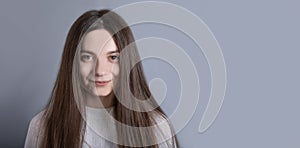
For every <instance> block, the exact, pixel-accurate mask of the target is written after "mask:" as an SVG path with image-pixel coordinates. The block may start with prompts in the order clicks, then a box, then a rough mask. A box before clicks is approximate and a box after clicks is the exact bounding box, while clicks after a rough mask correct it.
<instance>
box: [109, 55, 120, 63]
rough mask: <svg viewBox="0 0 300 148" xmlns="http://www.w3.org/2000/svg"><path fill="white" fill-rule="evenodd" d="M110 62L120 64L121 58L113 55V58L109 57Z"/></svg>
mask: <svg viewBox="0 0 300 148" xmlns="http://www.w3.org/2000/svg"><path fill="white" fill-rule="evenodd" d="M109 58H110V60H111V61H113V62H118V61H119V56H117V55H112V56H109Z"/></svg>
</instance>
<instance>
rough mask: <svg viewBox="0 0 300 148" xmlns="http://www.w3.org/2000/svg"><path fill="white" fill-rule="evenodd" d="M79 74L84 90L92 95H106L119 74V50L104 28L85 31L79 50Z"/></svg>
mask: <svg viewBox="0 0 300 148" xmlns="http://www.w3.org/2000/svg"><path fill="white" fill-rule="evenodd" d="M80 74H81V76H82V79H83V83H84V85H83V86H84V88H85V90H86V91H87V92H88V93H89V94H91V95H93V96H108V95H109V94H111V93H112V91H113V84H114V83H115V81H116V80H117V76H118V74H119V52H118V50H117V46H116V44H115V42H114V40H113V38H112V36H111V35H110V33H109V32H108V31H106V30H104V29H98V30H94V31H91V32H89V33H87V35H86V36H85V38H84V39H83V43H82V49H81V52H80Z"/></svg>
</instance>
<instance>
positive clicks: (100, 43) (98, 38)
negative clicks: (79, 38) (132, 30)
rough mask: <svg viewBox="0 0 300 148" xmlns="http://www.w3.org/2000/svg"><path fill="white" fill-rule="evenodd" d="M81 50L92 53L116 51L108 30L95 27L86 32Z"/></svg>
mask: <svg viewBox="0 0 300 148" xmlns="http://www.w3.org/2000/svg"><path fill="white" fill-rule="evenodd" d="M82 50H84V51H90V52H93V53H99V52H101V51H102V52H109V51H116V50H117V46H116V44H115V42H114V40H113V38H112V36H111V34H110V33H109V32H108V31H106V30H105V29H97V30H93V31H91V32H89V33H87V34H86V36H85V37H84V39H83V42H82Z"/></svg>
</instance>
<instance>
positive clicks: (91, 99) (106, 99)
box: [85, 92, 115, 108]
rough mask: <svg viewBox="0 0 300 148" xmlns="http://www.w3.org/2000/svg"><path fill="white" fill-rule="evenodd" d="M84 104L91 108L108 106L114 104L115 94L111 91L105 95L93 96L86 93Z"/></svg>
mask: <svg viewBox="0 0 300 148" xmlns="http://www.w3.org/2000/svg"><path fill="white" fill-rule="evenodd" d="M85 100H86V105H87V106H89V107H93V108H109V107H113V106H114V100H115V95H114V94H113V92H111V93H110V94H109V95H107V96H94V95H90V94H89V93H87V94H86V98H85Z"/></svg>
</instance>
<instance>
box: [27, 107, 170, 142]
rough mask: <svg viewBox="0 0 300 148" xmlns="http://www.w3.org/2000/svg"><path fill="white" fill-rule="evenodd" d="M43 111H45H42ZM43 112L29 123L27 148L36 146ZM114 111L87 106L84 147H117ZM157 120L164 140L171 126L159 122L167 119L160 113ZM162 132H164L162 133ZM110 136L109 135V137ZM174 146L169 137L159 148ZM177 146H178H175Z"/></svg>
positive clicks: (158, 135)
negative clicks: (111, 140) (112, 139)
mask: <svg viewBox="0 0 300 148" xmlns="http://www.w3.org/2000/svg"><path fill="white" fill-rule="evenodd" d="M42 112H43V111H42ZM42 112H40V113H39V114H37V115H36V116H34V117H33V118H32V120H31V121H30V124H29V128H28V133H27V136H26V141H25V145H24V147H25V148H34V147H37V146H36V142H37V143H39V141H37V136H38V128H39V125H40V120H41V117H42ZM107 113H109V114H112V113H113V107H111V108H92V107H86V121H87V122H86V123H87V124H86V131H85V136H84V140H83V146H82V147H83V148H94V147H96V148H102V147H103V148H117V144H115V143H113V142H110V140H107V139H110V138H113V137H116V134H117V131H116V125H115V122H114V120H111V116H107V115H109V114H107ZM155 120H156V122H157V123H158V125H159V129H160V131H162V132H160V131H158V132H156V133H155V135H156V137H157V138H158V140H157V141H162V140H161V139H160V140H159V138H163V137H165V136H167V137H170V135H171V130H170V126H169V125H168V124H167V122H164V124H159V123H160V122H161V123H162V121H166V119H164V118H163V117H161V116H160V115H158V114H157V115H156V116H155ZM160 133H163V135H161V134H160ZM107 136H109V137H107ZM170 147H173V146H172V140H171V139H169V140H167V141H164V142H162V143H160V144H159V148H170ZM174 147H176V146H174Z"/></svg>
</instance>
